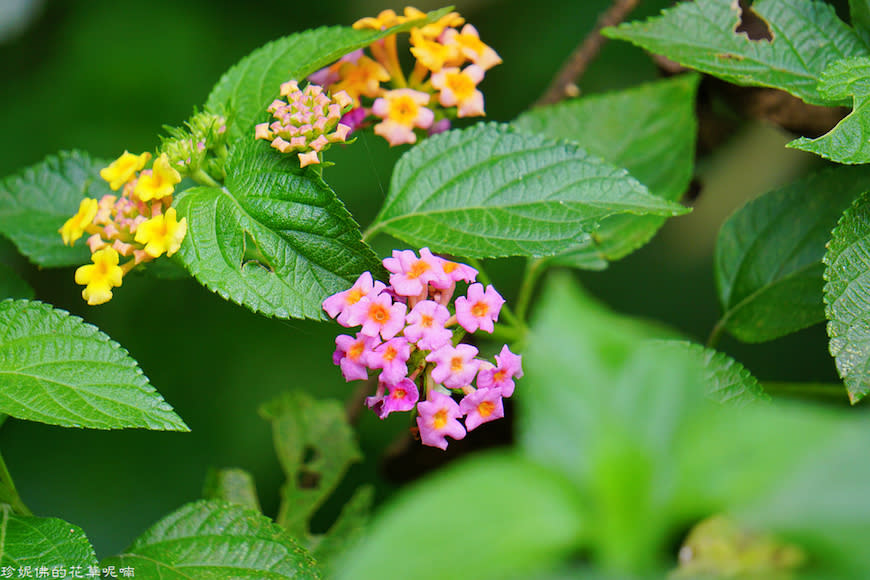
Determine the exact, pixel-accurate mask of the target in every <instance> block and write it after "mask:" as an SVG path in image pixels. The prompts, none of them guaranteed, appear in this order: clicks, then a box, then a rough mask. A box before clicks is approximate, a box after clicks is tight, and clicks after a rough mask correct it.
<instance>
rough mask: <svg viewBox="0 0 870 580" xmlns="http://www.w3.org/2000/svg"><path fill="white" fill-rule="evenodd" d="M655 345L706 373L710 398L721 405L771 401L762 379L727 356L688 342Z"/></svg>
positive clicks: (659, 342)
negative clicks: (694, 363) (689, 360)
mask: <svg viewBox="0 0 870 580" xmlns="http://www.w3.org/2000/svg"><path fill="white" fill-rule="evenodd" d="M654 344H655V347H656V348H661V349H662V350H663V351H664V352H667V351H669V350H674V351H679V352H683V353H685V354H687V355H688V356H690V357H692V358H693V359H694V360H695V361H697V363H698V364H699V365H700V366H701V368H702V369H704V378H705V382H706V384H707V396H708V397H709V398H710V399H712V400H714V401H716V402H717V403H728V404H733V405H742V404H746V403H750V402H752V401H758V400H769V399H770V397H768V396H767V394H766V393H765V392H764V389H762V388H761V385H760V384H759V383H758V379H756V378H755V377H754V376H752V373H750V372H749V371H748V370H747V369H746V367H744V366H743V365H742V364H740V363H739V362H737V361H736V360H734V359H733V358H731V357H730V356H728V355H727V354H725V353H722V352H718V351H716V350H713V349H712V348H704V347H703V346H701V345H700V344H695V343H692V342H688V341H685V340H661V341H657V342H656V343H654Z"/></svg>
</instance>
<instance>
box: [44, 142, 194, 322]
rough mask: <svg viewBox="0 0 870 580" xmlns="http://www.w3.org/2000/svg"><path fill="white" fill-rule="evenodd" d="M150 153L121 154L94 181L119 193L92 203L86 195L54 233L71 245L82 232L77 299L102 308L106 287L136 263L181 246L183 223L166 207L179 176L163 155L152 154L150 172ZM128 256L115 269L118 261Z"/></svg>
mask: <svg viewBox="0 0 870 580" xmlns="http://www.w3.org/2000/svg"><path fill="white" fill-rule="evenodd" d="M150 160H151V154H150V153H147V152H146V153H142V154H141V155H134V154H132V153H128V152H127V151H125V152H124V154H123V155H121V156H120V157H119V158H118V159H116V160H115V161H113V162H112V163H111V164H110V165H109V166H108V167H106V168H104V169H102V170H101V171H100V177H102V178H103V179H105V180H106V181H108V182H109V187H111V188H112V190H114V191H118V190H121V193H120V195H110V194H107V195H104V196H103V197H102V199H100V200H96V199H93V198H88V197H86V198H85V199H83V200H82V201H81V203H80V204H79V210H78V212H77V213H76V214H75V215H74V216H72V217H71V218H70V219H68V220H67V221H66V223H64V224H63V226H62V227H61V228H60V230H58V231H59V232H60V235H61V237H62V238H63V243H64V244H66V245H69V246H72V245H73V244H74V243H75V242H76V240H78V239H79V238H81V237H82V235H84V234H85V233H88V234H90V237H89V238H88V240H87V244H88V247H89V248H90V250H91V261H92V262H93V263H92V264H88V265H86V266H81V267H80V268H79V269H77V270H76V273H75V280H76V284H81V285H83V286H85V288H84V290H83V291H82V298H84V299H85V300H87V302H88V304H91V305H95V304H103V303H104V302H108V301H109V300H111V299H112V288H115V287H118V286H120V285H121V282H122V279H123V277H124V275H125V274H127V273H128V272H129V271H130V270H132V269H133V268H134V267H135V266H137V265H138V264H141V263H143V262H148V261H150V260H153V259H155V258H158V257H160V256H162V255H163V254H166V255H167V256H171V255H172V254H174V253H175V252H176V251H178V249H179V248H180V247H181V241H182V240H183V239H184V236H185V234H186V233H187V220H186V219H185V218H181V220H180V221H179V220H178V219H177V217H176V215H175V208H173V207H170V206H171V204H172V194H173V193H174V191H175V186H176V185H177V184H178V183H179V182H180V181H181V175H180V174H179V172H178V171H176V170H175V168H173V167H172V164H171V163H170V160H169V157H168V156H167V155H166V153H163V154H161V155H160V156H158V157H157V158H156V159H155V160H154V163H153V164H152V166H151V168H150V169H145V165H146V164H147V163H148V162H149V161H150ZM122 256H123V257H125V258H129V260H127V261H126V262H125V263H124V264H121V265H119V263H120V259H121V257H122Z"/></svg>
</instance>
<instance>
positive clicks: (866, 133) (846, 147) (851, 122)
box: [788, 57, 870, 163]
mask: <svg viewBox="0 0 870 580" xmlns="http://www.w3.org/2000/svg"><path fill="white" fill-rule="evenodd" d="M818 88H819V93H820V94H821V95H822V96H823V97H825V98H826V99H828V100H830V101H832V102H835V103H836V102H840V101H843V100H845V99H849V98H851V99H852V112H851V113H849V114H848V115H847V116H846V117H845V118H844V119H843V120H842V121H840V122H839V123H838V124H837V126H836V127H834V128H833V129H831V130H830V131H828V132H827V133H826V134H824V135H822V136H821V137H819V138H818V139H808V138H806V137H801V138H799V139H795V140H794V141H792V142H791V143H789V144H788V146H789V147H792V148H794V149H801V150H803V151H809V152H811V153H815V154H816V155H821V156H822V157H824V158H825V159H830V160H831V161H836V162H837V163H867V162H870V110H868V104H870V58H867V57H856V58H849V59H846V60H840V61H837V62H835V63H833V64H832V65H830V66H829V67H828V68H826V69H825V72H824V73H823V74H822V79H821V80H820V81H819V87H818Z"/></svg>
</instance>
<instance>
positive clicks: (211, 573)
mask: <svg viewBox="0 0 870 580" xmlns="http://www.w3.org/2000/svg"><path fill="white" fill-rule="evenodd" d="M100 565H101V566H102V567H104V568H105V567H107V566H115V568H116V569H119V568H121V567H125V566H128V567H132V568H134V569H135V571H136V577H137V578H138V577H140V576H141V577H142V578H160V579H161V580H188V579H190V578H196V579H197V580H209V579H214V580H219V579H223V578H239V579H241V578H251V579H257V580H263V579H276V580H277V579H280V578H305V579H309V578H319V577H320V576H319V574H318V571H317V568H316V566H315V563H314V560H313V559H312V558H311V556H310V554H308V552H306V551H305V550H304V549H303V548H302V547H300V546H299V545H298V544H297V543H296V541H294V539H293V538H292V537H290V536H289V535H288V534H287V533H286V532H285V531H284V530H283V529H282V528H281V526H278V525H277V524H274V523H272V521H271V520H269V518H267V517H265V516H263V515H261V514H259V513H257V512H255V511H252V510H249V509H246V508H243V507H242V506H239V505H235V504H229V503H224V502H218V501H205V500H203V501H198V502H194V503H189V504H187V505H185V506H182V507H181V508H180V509H178V510H177V511H175V512H173V513H172V514H170V515H168V516H166V517H165V518H163V519H162V520H160V521H159V522H157V523H156V524H154V525H153V526H151V528H150V529H149V530H148V531H147V532H145V533H144V534H143V535H142V536H140V537H139V539H137V540H136V541H135V542H134V543H133V545H132V546H130V547H129V548H128V549H127V550H126V551H125V552H124V553H123V554H121V555H120V556H114V557H111V558H106V559H105V560H103V561H102V562H101V563H100Z"/></svg>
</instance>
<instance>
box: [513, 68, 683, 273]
mask: <svg viewBox="0 0 870 580" xmlns="http://www.w3.org/2000/svg"><path fill="white" fill-rule="evenodd" d="M699 78H700V77H698V76H697V75H694V74H690V75H680V76H676V77H674V78H671V79H667V80H662V81H657V82H654V83H649V84H646V85H641V86H639V87H635V88H631V89H628V90H624V91H618V92H613V93H607V94H602V95H591V96H587V97H583V98H581V99H576V100H573V101H565V102H563V103H559V104H557V105H553V106H549V107H540V108H537V109H532V110H531V111H529V112H527V113H524V114H522V115H520V116H519V117H518V118H517V120H516V121H514V123H513V124H514V126H516V127H519V128H520V129H523V130H527V131H531V132H536V133H543V134H545V135H547V136H549V137H553V138H557V139H567V140H569V141H573V142H574V143H577V144H578V145H580V146H581V147H583V148H585V149H586V150H587V151H589V152H590V153H592V154H594V155H598V156H600V157H601V158H602V159H604V160H605V161H607V162H609V163H612V164H613V165H616V166H617V167H625V168H626V169H628V172H629V173H630V174H631V175H632V176H633V177H635V178H637V180H638V181H640V182H641V183H643V184H644V185H645V186H647V188H649V190H650V193H652V194H653V195H657V196H659V197H662V198H664V199H669V200H672V201H676V200H678V199H679V198H680V196H682V195H683V193H685V192H686V190H687V188H688V186H689V182H690V180H691V178H692V172H693V168H694V163H693V161H694V157H695V134H696V133H697V121H696V118H695V92H696V90H697V87H698V80H699ZM664 222H665V218H664V217H661V216H635V215H628V214H622V215H615V216H611V217H608V218H605V219H603V220H602V221H601V226H600V227H599V228H598V229H597V230H596V231H594V232H593V233H592V237H591V238H590V239H589V241H588V242H586V243H584V244H582V245H581V247H580V248H578V249H576V250H574V251H572V252H570V253H568V254H563V255H560V256H556V257H554V258H553V262H554V263H556V264H561V265H566V266H574V267H579V268H589V267H592V268H593V269H597V268H598V267H599V266H600V265H601V264H602V263H604V264H606V263H607V262H606V260H618V259H620V258H622V257H624V256H626V255H627V254H629V253H631V252H632V251H634V250H636V249H637V248H639V247H640V246H642V245H643V244H645V243H646V242H647V241H649V240H650V238H652V236H653V235H654V234H655V232H656V231H658V229H659V228H660V227H661V225H662V224H663V223H664Z"/></svg>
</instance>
